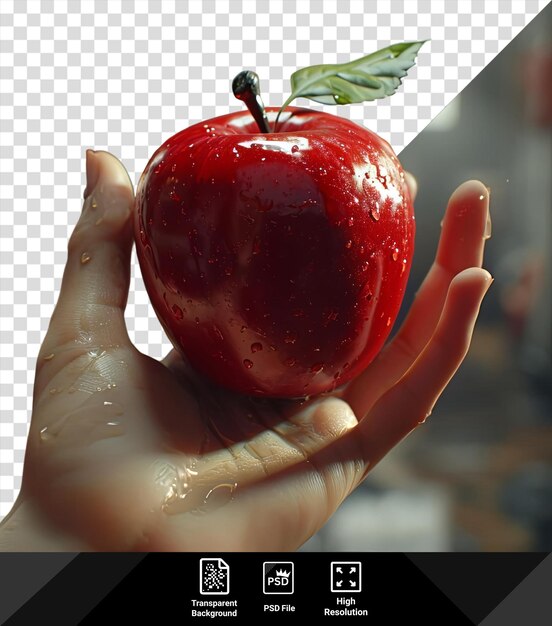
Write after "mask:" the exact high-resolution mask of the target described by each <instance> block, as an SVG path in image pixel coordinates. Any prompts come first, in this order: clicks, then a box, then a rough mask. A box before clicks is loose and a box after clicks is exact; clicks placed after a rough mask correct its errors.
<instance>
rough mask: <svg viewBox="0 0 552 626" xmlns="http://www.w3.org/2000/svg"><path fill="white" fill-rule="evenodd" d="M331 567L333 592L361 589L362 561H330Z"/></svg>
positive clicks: (348, 591) (351, 591) (352, 591)
mask: <svg viewBox="0 0 552 626" xmlns="http://www.w3.org/2000/svg"><path fill="white" fill-rule="evenodd" d="M331 567H332V592H333V593H358V592H359V591H362V563H361V562H360V561H332V565H331Z"/></svg>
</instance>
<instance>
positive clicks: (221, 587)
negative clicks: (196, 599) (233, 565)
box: [199, 559, 230, 596]
mask: <svg viewBox="0 0 552 626" xmlns="http://www.w3.org/2000/svg"><path fill="white" fill-rule="evenodd" d="M199 593H200V594H201V595H202V596H225V595H228V594H229V593H230V567H229V566H228V563H226V561H224V560H223V559H200V560H199Z"/></svg>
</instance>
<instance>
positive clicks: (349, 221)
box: [347, 215, 355, 226]
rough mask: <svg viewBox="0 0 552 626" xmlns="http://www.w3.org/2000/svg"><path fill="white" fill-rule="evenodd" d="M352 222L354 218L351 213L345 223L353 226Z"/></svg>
mask: <svg viewBox="0 0 552 626" xmlns="http://www.w3.org/2000/svg"><path fill="white" fill-rule="evenodd" d="M354 223H355V218H354V217H353V216H352V215H351V217H350V218H349V219H348V221H347V224H349V226H353V224H354Z"/></svg>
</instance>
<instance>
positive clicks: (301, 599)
mask: <svg viewBox="0 0 552 626" xmlns="http://www.w3.org/2000/svg"><path fill="white" fill-rule="evenodd" d="M551 581H552V556H550V555H548V556H547V555H546V554H542V553H529V554H481V553H477V554H458V553H457V554H389V553H369V554H367V553H360V554H359V553H343V552H340V553H293V554H287V553H286V554H271V553H266V554H262V553H244V554H241V553H221V554H199V553H198V554H195V553H191V554H190V553H188V554H161V553H159V554H158V553H151V554H134V553H126V554H94V553H82V554H63V555H62V554H0V623H2V624H7V625H9V626H15V625H19V624H22V625H25V626H27V625H28V624H34V623H38V621H39V620H43V619H46V620H47V621H48V623H52V624H54V623H55V624H56V626H58V625H61V624H80V623H82V624H97V623H104V622H105V621H106V620H108V621H111V620H112V619H113V616H115V615H124V622H125V623H128V622H129V621H131V620H136V619H140V620H143V619H144V618H145V617H146V616H147V615H149V614H151V613H153V614H154V615H155V617H156V618H157V619H162V618H163V617H165V616H169V615H172V616H173V617H174V615H175V614H178V615H180V619H179V623H196V622H198V623H200V622H204V623H212V622H213V620H214V621H215V622H227V623H235V624H242V623H244V621H245V620H247V619H249V618H251V619H257V620H262V623H281V622H282V621H283V620H290V619H291V623H299V620H301V623H306V620H309V621H310V620H314V623H318V622H319V621H324V620H328V621H330V622H331V621H332V620H333V621H334V623H338V624H341V623H345V620H347V623H348V622H349V621H350V622H351V623H354V622H355V621H358V620H364V621H363V622H362V623H372V624H398V623H406V622H404V621H403V620H406V619H408V620H409V622H411V621H416V622H418V621H420V623H423V624H444V623H447V624H467V625H468V626H471V625H474V624H476V625H479V624H482V625H483V626H495V625H496V626H499V625H500V626H509V624H524V625H527V626H540V624H543V625H544V624H546V625H550V624H551V623H552V599H551V597H550V596H551V593H550V592H551V590H552V585H551ZM366 620H369V621H366Z"/></svg>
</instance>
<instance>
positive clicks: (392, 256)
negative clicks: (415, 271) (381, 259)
mask: <svg viewBox="0 0 552 626" xmlns="http://www.w3.org/2000/svg"><path fill="white" fill-rule="evenodd" d="M391 258H392V259H393V261H396V260H397V259H398V258H399V249H398V248H393V252H392V254H391Z"/></svg>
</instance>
